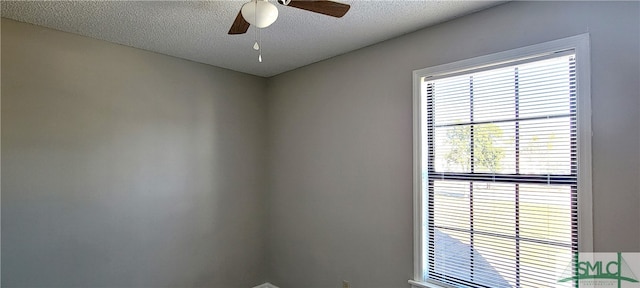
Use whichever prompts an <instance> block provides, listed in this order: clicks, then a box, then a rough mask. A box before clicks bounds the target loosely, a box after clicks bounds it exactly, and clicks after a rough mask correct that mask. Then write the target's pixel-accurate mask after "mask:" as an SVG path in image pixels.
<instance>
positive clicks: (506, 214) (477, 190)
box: [473, 182, 516, 253]
mask: <svg viewBox="0 0 640 288" xmlns="http://www.w3.org/2000/svg"><path fill="white" fill-rule="evenodd" d="M514 200H515V184H501V183H491V182H474V183H473V229H474V230H475V231H480V232H485V233H495V234H500V235H505V236H509V235H513V234H514V233H515V231H516V205H515V201H514ZM511 252H512V253H513V252H514V251H511Z"/></svg>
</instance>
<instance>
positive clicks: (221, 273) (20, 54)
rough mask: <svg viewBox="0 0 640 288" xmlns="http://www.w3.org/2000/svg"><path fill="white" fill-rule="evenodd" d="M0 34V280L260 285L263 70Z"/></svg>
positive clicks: (27, 29)
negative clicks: (255, 71)
mask: <svg viewBox="0 0 640 288" xmlns="http://www.w3.org/2000/svg"><path fill="white" fill-rule="evenodd" d="M2 40H3V41H2V60H3V61H2V63H1V65H2V66H1V67H2V121H1V123H2V148H1V149H2V159H1V161H2V207H1V211H2V287H36V286H37V287H242V288H247V287H253V286H255V285H257V284H259V283H263V282H265V278H266V276H265V272H266V270H265V268H264V267H265V263H264V255H265V252H264V251H265V249H266V247H264V245H263V243H264V242H265V239H264V236H263V235H264V234H265V233H266V231H265V229H266V228H265V227H266V223H265V221H264V219H265V217H264V216H265V210H264V201H265V199H264V195H265V191H264V190H265V186H266V183H267V181H266V174H265V165H266V156H265V155H266V151H265V144H266V142H265V140H264V139H266V134H265V129H266V124H265V120H266V113H265V108H264V107H265V105H266V102H265V101H266V100H265V97H264V96H265V95H264V94H265V89H266V80H265V79H263V78H259V77H254V76H249V75H246V74H242V73H237V72H232V71H229V70H224V69H220V68H214V67H211V66H208V65H203V64H197V63H194V62H189V61H185V60H180V59H177V58H173V57H168V56H164V55H159V54H154V53H150V52H146V51H142V50H138V49H133V48H129V47H125V46H120V45H116V44H111V43H107V42H104V41H99V40H94V39H90V38H86V37H82V36H77V35H73V34H69V33H64V32H59V31H54V30H51V29H47V28H42V27H37V26H32V25H28V24H23V23H19V22H15V21H11V20H7V19H2Z"/></svg>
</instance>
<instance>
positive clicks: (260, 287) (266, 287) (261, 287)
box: [253, 282, 278, 288]
mask: <svg viewBox="0 0 640 288" xmlns="http://www.w3.org/2000/svg"><path fill="white" fill-rule="evenodd" d="M253 288H278V286H276V285H273V284H271V283H269V282H267V283H263V284H260V285H258V286H255V287H253Z"/></svg>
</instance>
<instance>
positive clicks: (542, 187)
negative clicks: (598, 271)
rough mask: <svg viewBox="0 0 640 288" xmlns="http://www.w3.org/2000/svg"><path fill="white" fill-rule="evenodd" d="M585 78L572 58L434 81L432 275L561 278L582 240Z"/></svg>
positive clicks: (430, 107)
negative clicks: (581, 89)
mask: <svg viewBox="0 0 640 288" xmlns="http://www.w3.org/2000/svg"><path fill="white" fill-rule="evenodd" d="M575 78H576V74H575V56H574V55H572V54H569V55H562V56H560V57H547V58H545V59H544V60H540V61H535V60H532V61H531V62H522V63H518V65H513V66H508V65H501V66H500V68H497V69H490V68H487V69H485V70H482V71H478V72H473V73H470V74H458V75H455V76H452V77H448V78H447V77H445V78H438V79H435V80H429V79H427V80H426V84H427V85H426V86H425V87H427V88H426V99H425V100H426V101H425V104H424V105H425V106H423V109H425V110H426V111H428V113H429V115H428V116H427V117H426V120H427V123H426V124H427V125H425V126H426V127H427V128H426V129H427V130H425V131H426V134H427V135H428V137H427V139H425V140H424V141H423V143H424V149H425V150H424V151H423V154H424V155H428V160H427V161H426V162H425V168H426V170H425V171H424V172H423V180H424V181H425V187H426V188H427V190H426V192H427V193H428V197H427V199H426V201H425V203H426V205H427V207H426V208H427V209H426V210H427V211H428V215H426V217H427V218H428V221H427V223H428V224H427V226H425V231H426V233H427V236H428V237H427V239H425V241H426V243H425V245H426V252H425V253H427V256H428V257H427V259H428V260H429V262H428V263H427V267H425V269H427V270H426V271H425V274H426V275H429V276H428V277H429V279H432V280H434V281H436V282H441V283H448V284H451V285H454V286H463V287H467V286H468V287H515V286H519V287H531V286H533V287H539V286H554V285H555V284H557V283H555V281H550V280H549V275H551V274H554V273H555V274H558V273H561V272H562V271H564V268H566V266H567V264H568V263H570V262H571V259H572V258H571V255H572V253H573V252H575V251H577V240H578V234H577V211H576V207H577V162H576V159H577V156H578V155H577V123H576V121H577V117H576V111H577V101H576V93H575V83H576V79H575ZM554 279H555V278H554Z"/></svg>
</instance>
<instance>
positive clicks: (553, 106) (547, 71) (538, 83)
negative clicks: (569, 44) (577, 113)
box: [518, 56, 575, 118]
mask: <svg viewBox="0 0 640 288" xmlns="http://www.w3.org/2000/svg"><path fill="white" fill-rule="evenodd" d="M571 57H573V56H565V57H559V58H554V59H548V60H543V61H538V62H532V63H527V64H524V65H520V66H519V67H518V77H519V78H518V82H519V88H520V117H521V118H527V117H535V116H549V115H567V114H569V113H570V104H571V97H569V89H570V83H571V82H570V76H571V75H570V74H569V73H570V65H569V63H570V62H569V61H570V58H571ZM572 77H575V75H573V76H572Z"/></svg>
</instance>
